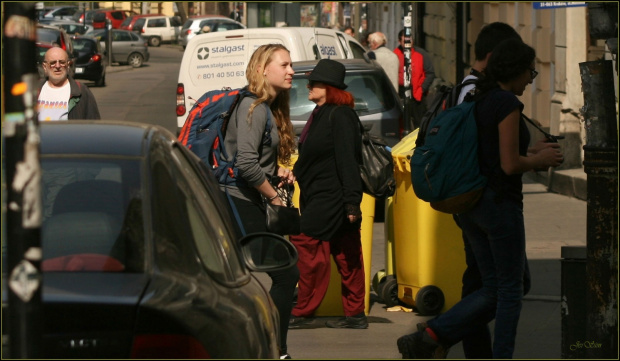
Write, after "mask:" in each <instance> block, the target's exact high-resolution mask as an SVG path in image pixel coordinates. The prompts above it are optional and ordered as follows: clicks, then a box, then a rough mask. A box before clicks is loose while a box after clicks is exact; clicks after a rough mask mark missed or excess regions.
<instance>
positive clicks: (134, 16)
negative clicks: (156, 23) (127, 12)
mask: <svg viewBox="0 0 620 361" xmlns="http://www.w3.org/2000/svg"><path fill="white" fill-rule="evenodd" d="M149 16H166V15H164V14H138V15H131V16H130V18H134V19H137V18H146V17H149Z"/></svg>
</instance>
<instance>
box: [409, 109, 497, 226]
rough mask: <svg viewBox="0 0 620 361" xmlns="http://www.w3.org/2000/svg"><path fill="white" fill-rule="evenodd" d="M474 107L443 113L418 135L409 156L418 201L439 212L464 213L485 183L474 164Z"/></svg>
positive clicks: (475, 131) (485, 180) (474, 201)
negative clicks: (420, 139) (411, 153)
mask: <svg viewBox="0 0 620 361" xmlns="http://www.w3.org/2000/svg"><path fill="white" fill-rule="evenodd" d="M475 105H476V103H475V102H473V101H465V102H463V103H461V104H459V105H457V106H455V107H452V108H449V109H446V110H444V111H443V112H441V113H440V114H439V115H438V116H437V117H435V118H434V119H431V120H430V121H429V123H428V126H427V127H425V129H426V132H425V133H423V134H418V138H420V137H422V141H421V142H420V144H418V142H416V147H415V148H414V150H413V156H412V157H411V164H410V165H411V184H412V186H413V191H414V192H415V194H416V196H417V197H418V198H419V199H421V200H423V201H426V202H429V203H430V205H431V207H432V208H433V209H435V210H438V211H440V212H444V213H451V214H455V213H462V212H465V211H467V210H468V209H470V208H472V207H473V206H474V205H475V204H476V203H477V202H478V200H479V199H480V197H481V196H482V193H483V191H484V187H485V186H486V184H487V178H486V177H485V176H483V175H482V174H480V166H479V165H478V127H477V125H476V118H475ZM421 129H422V128H421ZM421 129H420V132H422V130H421Z"/></svg>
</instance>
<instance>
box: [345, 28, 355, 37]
mask: <svg viewBox="0 0 620 361" xmlns="http://www.w3.org/2000/svg"><path fill="white" fill-rule="evenodd" d="M344 33H345V34H347V35H350V36H352V37H355V30H354V29H353V27H352V26H347V27H346V28H344Z"/></svg>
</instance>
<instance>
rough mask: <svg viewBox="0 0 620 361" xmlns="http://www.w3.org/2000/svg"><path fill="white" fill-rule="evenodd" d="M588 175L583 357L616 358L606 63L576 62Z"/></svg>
mask: <svg viewBox="0 0 620 361" xmlns="http://www.w3.org/2000/svg"><path fill="white" fill-rule="evenodd" d="M579 70H580V73H581V82H582V89H583V94H584V106H583V108H582V114H583V116H584V119H585V130H586V144H585V145H584V146H583V149H584V161H583V165H584V170H585V172H586V174H587V176H588V186H587V189H588V196H587V202H588V203H587V261H586V314H587V323H586V325H585V326H586V340H583V342H584V348H585V351H586V353H587V358H592V359H609V358H611V359H618V299H617V295H618V147H617V146H618V133H617V132H618V129H617V122H616V107H615V98H614V84H613V66H612V62H611V61H610V60H598V61H591V62H584V63H580V64H579Z"/></svg>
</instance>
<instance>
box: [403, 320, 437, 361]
mask: <svg viewBox="0 0 620 361" xmlns="http://www.w3.org/2000/svg"><path fill="white" fill-rule="evenodd" d="M417 327H418V329H420V328H421V326H420V324H418V326H417ZM396 343H397V345H398V352H400V353H401V354H402V355H403V359H443V358H446V356H448V349H447V348H444V347H443V346H441V345H440V344H439V342H437V341H435V340H433V339H432V338H431V336H430V335H429V334H428V333H427V332H426V331H418V332H415V333H412V334H409V335H405V336H402V337H401V338H399V339H398V341H397V342H396Z"/></svg>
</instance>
